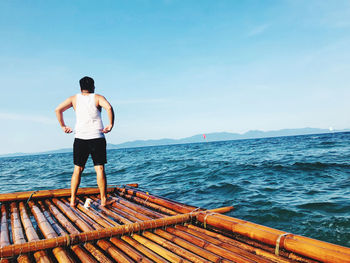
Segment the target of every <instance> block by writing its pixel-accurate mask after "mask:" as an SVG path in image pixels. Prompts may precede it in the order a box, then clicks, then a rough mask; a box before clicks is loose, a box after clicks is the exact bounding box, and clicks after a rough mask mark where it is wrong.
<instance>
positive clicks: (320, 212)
mask: <svg viewBox="0 0 350 263" xmlns="http://www.w3.org/2000/svg"><path fill="white" fill-rule="evenodd" d="M72 166H73V165H72V154H70V153H66V154H52V155H33V156H25V157H9V158H0V182H1V183H0V186H1V188H0V192H2V193H6V192H14V191H32V190H41V189H55V188H69V187H70V177H71V172H72ZM106 169H107V176H108V183H109V184H111V185H116V184H118V185H119V184H126V183H135V182H136V183H139V184H140V188H141V189H145V190H147V191H149V192H150V193H153V194H157V195H161V196H164V197H168V198H171V199H174V200H177V201H180V202H184V203H187V204H190V205H195V206H201V207H205V208H215V207H220V206H229V205H233V206H234V207H235V210H234V211H232V212H230V214H229V215H231V216H234V217H237V218H241V219H245V220H249V221H252V222H255V223H259V224H263V225H267V226H271V227H274V228H277V229H281V230H284V231H287V232H291V233H294V234H300V235H305V236H309V237H312V238H316V239H320V240H324V241H328V242H332V243H336V244H340V245H343V246H348V247H350V213H349V211H350V133H334V134H324V135H308V136H293V137H279V138H264V139H252V140H240V141H226V142H213V143H200V144H185V145H172V146H157V147H145V148H133V149H119V150H109V151H108V164H107V166H106ZM95 177H96V176H95V173H94V170H93V166H92V162H91V160H89V161H88V164H87V167H86V170H85V172H84V174H83V177H82V182H81V186H96V178H95Z"/></svg>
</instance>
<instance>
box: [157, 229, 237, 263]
mask: <svg viewBox="0 0 350 263" xmlns="http://www.w3.org/2000/svg"><path fill="white" fill-rule="evenodd" d="M154 233H156V234H157V235H159V236H161V237H163V238H166V239H167V240H169V241H172V242H174V243H175V244H177V245H179V246H181V247H184V248H186V249H187V250H189V251H192V252H193V253H195V254H197V255H199V256H201V257H203V258H205V259H207V260H209V261H212V262H223V263H226V262H231V261H228V260H226V259H223V258H222V257H220V256H218V255H216V254H214V253H212V252H210V251H208V250H205V249H203V248H201V247H199V246H197V245H194V244H193V243H192V242H189V241H186V240H185V239H182V238H180V237H178V236H176V235H173V234H170V233H169V232H167V231H164V230H162V229H156V230H154Z"/></svg>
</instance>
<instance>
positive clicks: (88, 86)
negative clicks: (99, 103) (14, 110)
mask: <svg viewBox="0 0 350 263" xmlns="http://www.w3.org/2000/svg"><path fill="white" fill-rule="evenodd" d="M79 83H80V89H81V90H88V91H89V92H90V93H93V92H94V91H95V82H94V80H93V79H92V78H90V77H87V76H85V77H84V78H82V79H81V80H79Z"/></svg>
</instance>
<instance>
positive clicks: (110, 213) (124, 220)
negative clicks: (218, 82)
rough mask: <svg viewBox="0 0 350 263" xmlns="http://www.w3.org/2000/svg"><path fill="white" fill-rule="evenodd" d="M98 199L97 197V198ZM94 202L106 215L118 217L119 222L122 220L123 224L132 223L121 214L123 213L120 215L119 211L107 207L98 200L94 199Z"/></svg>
mask: <svg viewBox="0 0 350 263" xmlns="http://www.w3.org/2000/svg"><path fill="white" fill-rule="evenodd" d="M91 199H92V200H94V199H93V198H91ZM95 200H97V199H95ZM92 204H93V205H94V206H96V207H97V208H98V209H100V210H101V211H102V213H105V214H106V215H108V216H110V217H112V218H114V219H116V220H117V221H118V222H121V223H123V224H130V223H132V222H131V221H130V220H129V219H127V218H125V217H123V216H121V215H118V214H117V213H115V212H113V211H111V210H109V209H107V208H106V207H104V206H102V205H100V204H99V203H98V202H97V201H93V202H92Z"/></svg>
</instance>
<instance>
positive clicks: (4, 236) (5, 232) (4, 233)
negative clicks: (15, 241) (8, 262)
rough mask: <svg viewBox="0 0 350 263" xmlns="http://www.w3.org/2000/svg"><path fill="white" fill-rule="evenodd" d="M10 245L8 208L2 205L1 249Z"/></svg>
mask: <svg viewBox="0 0 350 263" xmlns="http://www.w3.org/2000/svg"><path fill="white" fill-rule="evenodd" d="M8 245H10V236H9V229H8V225H7V206H6V205H5V204H2V205H1V236H0V247H5V246H8Z"/></svg>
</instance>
